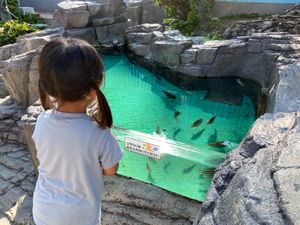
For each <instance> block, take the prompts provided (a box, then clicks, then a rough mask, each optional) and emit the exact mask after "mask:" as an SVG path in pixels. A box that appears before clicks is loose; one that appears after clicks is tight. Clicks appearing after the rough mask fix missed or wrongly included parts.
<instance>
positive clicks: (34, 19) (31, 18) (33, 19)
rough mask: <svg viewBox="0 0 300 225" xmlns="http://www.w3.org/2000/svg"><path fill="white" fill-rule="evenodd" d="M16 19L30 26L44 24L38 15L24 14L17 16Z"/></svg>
mask: <svg viewBox="0 0 300 225" xmlns="http://www.w3.org/2000/svg"><path fill="white" fill-rule="evenodd" d="M18 17H19V20H21V21H23V22H25V23H30V24H37V23H43V24H44V23H45V21H44V20H43V19H42V18H41V17H40V16H39V15H38V14H31V13H25V15H18Z"/></svg>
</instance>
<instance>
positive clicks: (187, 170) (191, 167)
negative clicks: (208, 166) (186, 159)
mask: <svg viewBox="0 0 300 225" xmlns="http://www.w3.org/2000/svg"><path fill="white" fill-rule="evenodd" d="M195 167H196V165H195V164H194V165H192V166H190V167H188V168H185V169H183V170H182V172H183V173H185V174H186V173H190V172H192V170H193V169H194V168H195Z"/></svg>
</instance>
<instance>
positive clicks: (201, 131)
mask: <svg viewBox="0 0 300 225" xmlns="http://www.w3.org/2000/svg"><path fill="white" fill-rule="evenodd" d="M204 131H205V128H204V129H202V130H200V131H199V132H197V133H196V134H194V135H193V136H192V137H191V139H192V140H197V139H198V138H199V137H200V136H201V135H202V134H203V132H204Z"/></svg>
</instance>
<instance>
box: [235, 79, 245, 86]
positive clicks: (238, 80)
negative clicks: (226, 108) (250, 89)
mask: <svg viewBox="0 0 300 225" xmlns="http://www.w3.org/2000/svg"><path fill="white" fill-rule="evenodd" d="M236 82H237V83H238V84H239V85H241V86H242V87H244V86H245V84H244V83H243V82H242V81H241V79H236Z"/></svg>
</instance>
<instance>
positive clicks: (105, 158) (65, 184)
mask: <svg viewBox="0 0 300 225" xmlns="http://www.w3.org/2000/svg"><path fill="white" fill-rule="evenodd" d="M103 72H104V66H103V63H102V61H101V58H100V56H99V55H98V53H97V51H96V50H95V49H94V48H93V47H92V46H91V45H89V44H88V43H86V42H84V41H81V40H76V39H59V40H55V41H51V42H49V43H48V44H46V45H45V47H44V48H43V50H42V52H41V55H40V59H39V73H40V80H39V90H40V97H41V101H42V105H43V107H44V108H45V110H46V111H45V112H43V113H41V115H40V116H39V117H38V120H37V123H36V127H35V130H34V133H33V139H34V142H35V145H36V149H37V158H38V160H39V167H38V171H39V176H38V180H37V184H36V187H35V191H34V196H33V218H34V221H35V223H36V224H37V225H96V224H97V225H98V224H101V221H100V205H101V198H100V197H101V196H100V195H101V190H102V188H103V187H102V185H103V175H108V176H111V175H114V174H115V173H116V172H117V169H118V162H119V160H120V159H121V157H122V154H123V153H122V151H121V149H120V147H119V146H118V143H117V141H116V139H115V138H114V136H113V135H112V134H111V131H110V129H108V128H110V127H111V126H112V115H111V111H110V108H109V105H108V103H107V101H106V98H105V96H104V95H103V93H102V92H101V91H100V90H99V86H100V85H101V83H102V82H103V79H104V78H103V77H104V75H103ZM96 99H97V104H98V107H97V110H96V111H94V112H93V114H92V116H88V115H87V107H88V106H89V105H91V104H92V103H93V102H94V103H95V100H96Z"/></svg>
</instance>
